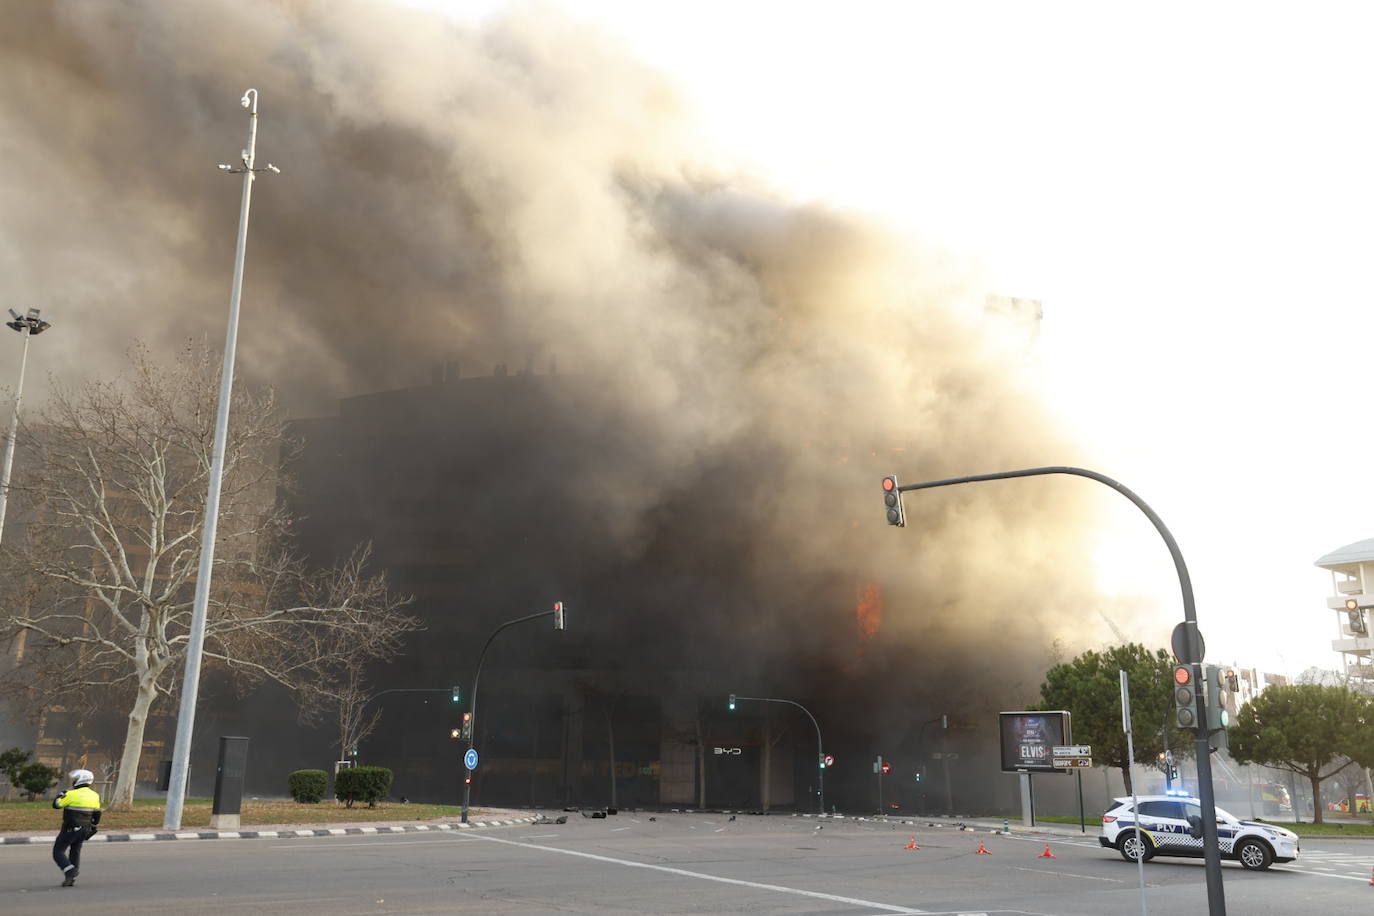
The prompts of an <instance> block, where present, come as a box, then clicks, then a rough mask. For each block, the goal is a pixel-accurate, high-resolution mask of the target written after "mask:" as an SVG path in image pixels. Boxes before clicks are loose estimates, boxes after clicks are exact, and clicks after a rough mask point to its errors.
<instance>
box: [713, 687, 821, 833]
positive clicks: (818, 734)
mask: <svg viewBox="0 0 1374 916" xmlns="http://www.w3.org/2000/svg"><path fill="white" fill-rule="evenodd" d="M739 700H753V701H754V702H756V703H786V704H788V705H789V706H795V707H797V708H798V709H800V710H801V711H802V712H804V713H806V717H807V718H808V719H810V720H811V724H812V725H814V726H815V727H816V805H817V811H818V813H820V814H825V745H824V744H823V743H822V742H821V727H820V725H817V724H816V717H815V716H813V715H811V710H809V709H807V708H806V707H805V706H803V705H802V704H800V703H798V702H797V701H796V700H781V699H778V698H777V697H742V696H738V695H736V694H733V693H732V694H731V695H730V708H731V709H734V708H735V705H734V704H735V702H736V701H739Z"/></svg>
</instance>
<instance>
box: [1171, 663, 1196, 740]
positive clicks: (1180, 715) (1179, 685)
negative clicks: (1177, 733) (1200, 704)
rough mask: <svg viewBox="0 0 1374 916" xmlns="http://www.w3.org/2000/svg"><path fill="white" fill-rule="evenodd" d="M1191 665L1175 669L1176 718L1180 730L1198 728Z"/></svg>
mask: <svg viewBox="0 0 1374 916" xmlns="http://www.w3.org/2000/svg"><path fill="white" fill-rule="evenodd" d="M1196 690H1197V685H1196V684H1194V683H1193V669H1192V666H1191V665H1178V666H1176V667H1175V668H1174V717H1175V719H1176V720H1177V721H1178V727H1179V728H1197V708H1196V705H1195V704H1196V702H1197V696H1196V694H1195V692H1194V691H1196Z"/></svg>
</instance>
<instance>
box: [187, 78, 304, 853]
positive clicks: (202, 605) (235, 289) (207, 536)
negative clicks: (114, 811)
mask: <svg viewBox="0 0 1374 916" xmlns="http://www.w3.org/2000/svg"><path fill="white" fill-rule="evenodd" d="M239 104H240V105H242V106H243V107H244V108H246V109H248V145H247V146H246V147H244V150H243V152H242V154H241V155H240V162H241V163H242V166H241V167H234V166H232V165H227V164H221V165H220V169H222V170H223V171H226V172H231V173H233V174H236V175H239V174H241V175H243V200H242V202H241V203H240V204H239V234H238V243H237V245H236V246H235V248H234V280H233V283H232V285H231V287H230V292H229V330H228V333H226V334H225V337H224V365H223V366H222V367H221V369H220V380H219V411H218V413H216V415H215V440H214V444H213V446H212V447H211V455H210V480H209V486H208V488H207V491H206V496H205V521H204V524H203V525H202V526H201V536H200V567H199V569H198V571H197V573H196V594H195V599H194V603H193V604H192V607H191V632H190V634H189V635H188V637H187V643H186V672H185V674H184V675H183V676H182V681H181V708H180V711H179V712H178V713H177V736H176V743H175V745H173V750H172V778H171V782H170V783H169V785H168V788H167V811H166V814H165V816H164V818H163V824H162V826H163V827H164V828H165V829H167V830H180V829H181V811H182V806H183V804H184V803H185V800H186V774H187V770H188V769H189V768H190V763H191V732H192V729H193V728H194V726H195V721H196V694H197V692H198V691H199V689H200V656H201V651H202V649H203V648H204V645H205V615H206V613H207V611H208V608H209V604H210V573H211V571H212V568H213V565H214V561H215V529H216V528H217V527H218V525H219V495H220V485H221V483H222V482H223V480H224V444H225V441H226V440H227V439H228V437H229V401H230V397H231V395H232V394H233V389H234V352H235V350H236V349H237V347H238V335H239V301H240V297H241V294H242V292H243V256H244V252H245V250H246V249H247V247H248V207H249V204H250V203H251V202H252V198H253V176H254V174H256V173H257V172H273V173H277V174H280V172H281V169H279V168H277V167H276V166H275V165H273V164H272V163H270V162H269V163H267V165H266V166H265V167H263V168H257V167H255V166H254V164H253V163H254V157H255V156H256V150H257V144H258V90H256V89H249V90H248V91H247V92H245V93H244V94H243V98H241V99H239Z"/></svg>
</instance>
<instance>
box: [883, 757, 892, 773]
mask: <svg viewBox="0 0 1374 916" xmlns="http://www.w3.org/2000/svg"><path fill="white" fill-rule="evenodd" d="M891 772H892V764H890V763H888V762H887V761H886V760H884V761H883V775H884V776H886V775H887V774H888V773H891Z"/></svg>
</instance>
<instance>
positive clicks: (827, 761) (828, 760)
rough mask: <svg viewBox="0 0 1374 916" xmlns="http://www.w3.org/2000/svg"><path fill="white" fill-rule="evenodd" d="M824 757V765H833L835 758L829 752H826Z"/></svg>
mask: <svg viewBox="0 0 1374 916" xmlns="http://www.w3.org/2000/svg"><path fill="white" fill-rule="evenodd" d="M824 759H825V765H826V766H828V767H833V766H834V765H835V758H834V757H831V756H830V755H829V754H826V755H825V758H824Z"/></svg>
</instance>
